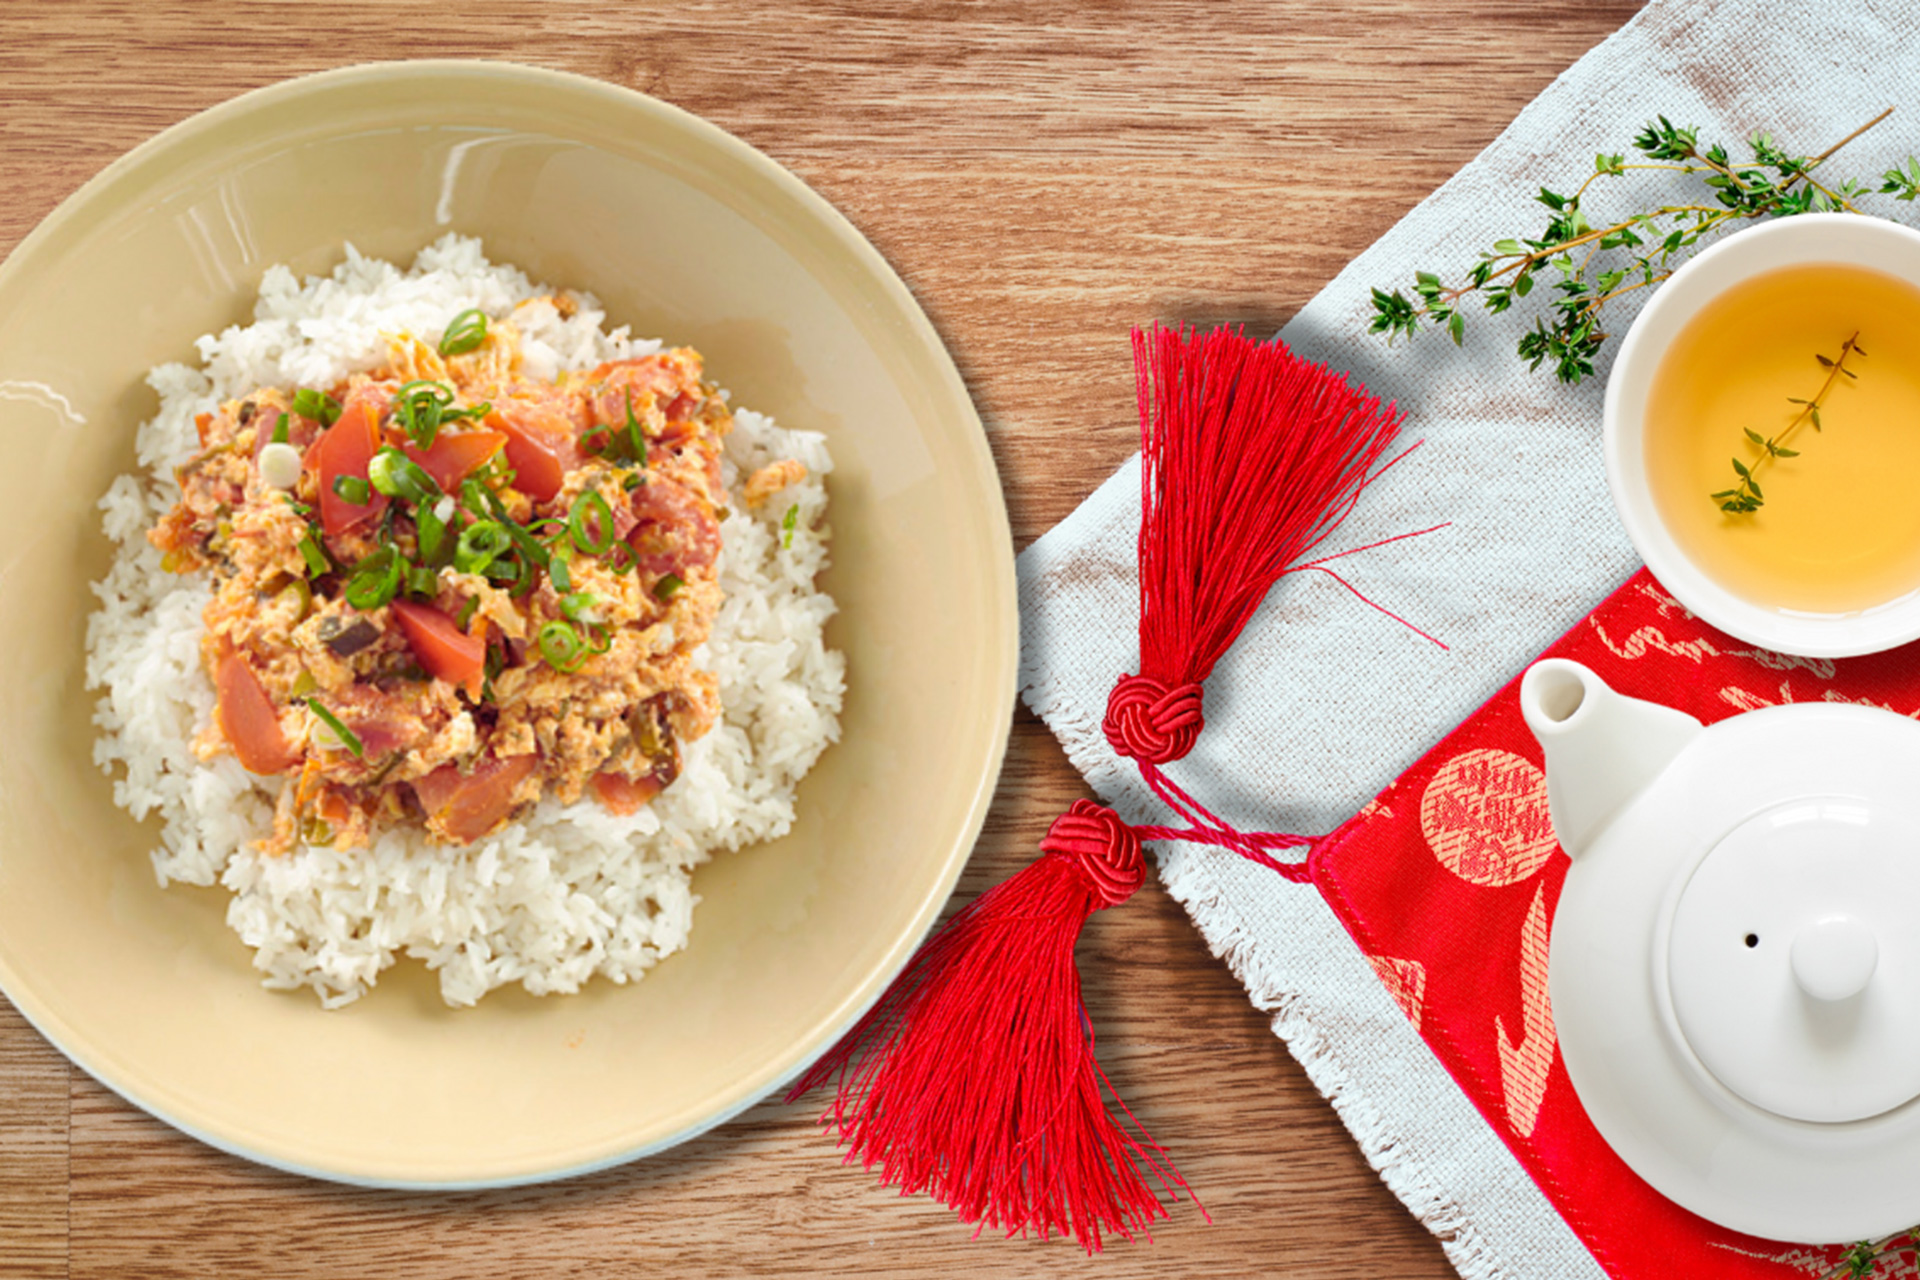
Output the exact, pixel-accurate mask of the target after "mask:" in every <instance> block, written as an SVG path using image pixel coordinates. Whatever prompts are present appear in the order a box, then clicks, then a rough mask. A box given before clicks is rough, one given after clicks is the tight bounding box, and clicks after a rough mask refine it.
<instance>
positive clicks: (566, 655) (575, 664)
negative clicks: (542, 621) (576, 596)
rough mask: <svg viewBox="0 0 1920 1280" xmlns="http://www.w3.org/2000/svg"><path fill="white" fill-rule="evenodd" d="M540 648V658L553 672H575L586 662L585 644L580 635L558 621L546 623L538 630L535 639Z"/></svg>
mask: <svg viewBox="0 0 1920 1280" xmlns="http://www.w3.org/2000/svg"><path fill="white" fill-rule="evenodd" d="M536 641H537V643H538V644H539V646H540V656H541V657H543V658H545V659H546V660H547V665H548V666H550V667H552V668H553V669H554V670H555V671H575V670H578V669H579V666H580V664H581V663H583V662H585V661H586V660H587V642H586V641H585V640H582V639H581V638H580V633H579V632H578V631H575V630H574V629H573V628H572V626H570V625H569V624H567V623H564V622H561V621H558V620H557V619H556V620H555V621H553V622H549V623H547V625H546V626H544V627H541V628H540V634H539V635H538V636H537V637H536Z"/></svg>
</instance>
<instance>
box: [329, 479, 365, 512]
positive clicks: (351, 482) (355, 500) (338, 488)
mask: <svg viewBox="0 0 1920 1280" xmlns="http://www.w3.org/2000/svg"><path fill="white" fill-rule="evenodd" d="M333 491H334V492H335V493H337V494H339V495H340V497H341V499H342V500H344V501H346V502H351V503H352V504H353V505H354V506H356V507H364V506H366V505H367V504H368V503H369V502H372V501H373V491H372V488H371V487H370V486H369V485H368V484H367V482H366V481H365V480H364V479H362V478H361V477H359V476H335V477H334V478H333Z"/></svg>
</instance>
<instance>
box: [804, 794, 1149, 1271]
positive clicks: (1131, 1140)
mask: <svg viewBox="0 0 1920 1280" xmlns="http://www.w3.org/2000/svg"><path fill="white" fill-rule="evenodd" d="M1040 848H1041V850H1042V851H1043V852H1044V854H1045V856H1044V857H1042V858H1041V859H1040V860H1039V861H1038V862H1035V863H1034V864H1033V865H1031V866H1029V867H1028V868H1027V869H1026V870H1024V871H1022V872H1020V874H1018V875H1016V876H1014V877H1013V878H1012V879H1011V880H1008V881H1006V882H1005V883H1003V884H999V885H996V886H995V887H994V888H992V889H989V890H987V892H985V893H983V894H981V895H980V897H978V898H976V899H975V900H974V901H973V902H972V903H970V904H969V905H968V906H967V907H966V908H965V909H964V910H962V911H961V912H960V913H959V914H957V915H956V916H954V917H953V919H952V920H950V921H948V922H947V924H946V926H945V927H944V928H942V929H941V930H940V932H938V933H937V934H935V935H934V936H933V937H932V938H931V939H929V940H928V942H927V944H926V945H925V946H924V947H922V948H921V949H920V951H919V953H918V954H917V955H915V956H914V958H913V961H912V962H911V963H910V964H909V965H908V966H907V968H906V969H905V970H904V971H903V972H902V973H901V975H900V977H899V978H898V979H896V980H895V982H894V984H893V986H892V987H891V988H889V989H888V991H887V993H886V995H885V996H883V997H882V998H881V1001H880V1003H879V1004H878V1005H877V1006H875V1007H874V1009H873V1010H872V1011H870V1012H869V1013H868V1014H867V1016H866V1017H864V1018H862V1019H861V1020H860V1022H859V1024H858V1025H856V1026H855V1027H854V1029H853V1030H852V1031H851V1032H850V1033H848V1035H847V1036H846V1037H845V1038H844V1039H842V1040H841V1041H840V1043H839V1044H838V1045H836V1046H835V1047H834V1048H833V1050H832V1051H831V1052H829V1053H828V1054H827V1056H826V1057H824V1058H822V1059H821V1060H820V1061H819V1062H818V1063H816V1064H815V1065H814V1066H813V1067H812V1069H811V1070H809V1071H808V1072H807V1074H806V1075H805V1076H804V1077H802V1078H801V1080H800V1082H799V1084H798V1085H796V1086H795V1087H794V1089H793V1091H792V1093H791V1094H789V1095H788V1097H789V1099H790V1100H791V1099H792V1098H797V1097H799V1096H800V1095H801V1094H803V1093H806V1092H807V1091H808V1090H810V1089H813V1088H814V1087H816V1086H818V1085H821V1084H825V1083H827V1082H828V1081H829V1080H833V1079H835V1078H838V1080H839V1091H838V1094H837V1096H836V1097H835V1099H834V1104H833V1108H832V1110H831V1111H830V1112H829V1113H828V1115H827V1116H826V1117H825V1122H826V1123H828V1124H830V1125H832V1126H833V1127H834V1128H836V1129H837V1130H838V1131H839V1136H840V1140H841V1142H842V1143H843V1144H844V1145H846V1146H847V1147H848V1148H849V1150H848V1153H847V1158H848V1159H849V1160H851V1159H853V1158H855V1157H856V1156H857V1157H858V1158H859V1159H860V1161H861V1162H862V1164H864V1165H865V1166H866V1167H867V1168H869V1169H871V1168H872V1167H873V1166H874V1165H876V1164H877V1165H879V1166H880V1176H881V1179H882V1181H884V1182H889V1183H894V1184H897V1185H898V1186H899V1187H900V1190H901V1194H903V1195H906V1194H911V1193H914V1192H918V1191H925V1192H927V1193H929V1194H930V1195H932V1196H933V1197H934V1198H935V1199H936V1200H939V1201H941V1202H943V1203H945V1204H948V1205H951V1206H952V1207H953V1208H955V1209H957V1210H959V1213H960V1220H961V1221H962V1222H974V1223H978V1224H979V1225H980V1227H981V1228H983V1229H984V1228H987V1227H992V1228H994V1229H995V1230H1004V1231H1005V1232H1006V1233H1007V1234H1008V1235H1010V1236H1011V1235H1016V1234H1024V1233H1025V1232H1027V1231H1029V1230H1031V1231H1035V1232H1037V1233H1038V1234H1039V1235H1040V1237H1041V1238H1042V1239H1045V1238H1047V1237H1048V1236H1050V1235H1052V1234H1054V1233H1060V1234H1071V1235H1072V1236H1073V1237H1074V1238H1075V1239H1076V1240H1078V1241H1080V1243H1081V1244H1082V1245H1084V1246H1085V1247H1086V1249H1087V1251H1088V1252H1089V1253H1093V1252H1096V1251H1098V1250H1099V1248H1100V1245H1101V1241H1102V1239H1103V1238H1104V1237H1105V1236H1106V1235H1109V1234H1113V1235H1119V1236H1121V1237H1123V1238H1126V1239H1132V1238H1133V1236H1134V1234H1135V1233H1136V1232H1142V1233H1144V1231H1145V1229H1146V1227H1147V1226H1148V1224H1150V1223H1151V1222H1152V1221H1153V1219H1155V1218H1159V1217H1164V1216H1166V1209H1165V1208H1164V1207H1163V1206H1162V1204H1161V1202H1160V1197H1159V1194H1158V1193H1157V1192H1156V1191H1155V1190H1154V1188H1153V1186H1152V1185H1151V1184H1150V1183H1149V1181H1148V1179H1149V1177H1151V1178H1152V1179H1154V1180H1155V1181H1157V1182H1158V1183H1159V1184H1160V1185H1161V1186H1162V1187H1165V1188H1166V1189H1167V1191H1168V1192H1169V1193H1171V1194H1174V1195H1176V1196H1177V1192H1175V1191H1174V1188H1176V1187H1179V1188H1184V1187H1185V1186H1186V1183H1185V1181H1184V1180H1183V1179H1181V1177H1180V1175H1179V1174H1178V1173H1177V1172H1176V1171H1175V1170H1174V1169H1173V1167H1172V1165H1171V1164H1169V1163H1167V1162H1166V1161H1165V1153H1164V1152H1163V1151H1162V1150H1161V1149H1160V1147H1159V1145H1158V1144H1156V1143H1155V1142H1154V1141H1153V1139H1152V1138H1150V1137H1148V1136H1147V1134H1146V1132H1145V1131H1144V1130H1143V1129H1140V1127H1139V1123H1138V1122H1137V1121H1134V1119H1133V1113H1132V1112H1130V1111H1127V1110H1126V1107H1125V1105H1124V1104H1120V1109H1121V1112H1122V1113H1123V1114H1124V1115H1125V1117H1126V1120H1127V1121H1129V1122H1132V1130H1133V1131H1132V1132H1130V1131H1129V1128H1128V1126H1127V1125H1126V1124H1123V1123H1122V1122H1121V1121H1120V1120H1118V1119H1116V1117H1115V1116H1114V1115H1113V1114H1112V1113H1111V1112H1110V1111H1109V1110H1108V1108H1107V1104H1106V1098H1107V1095H1109V1094H1111V1093H1112V1086H1111V1085H1110V1084H1108V1082H1107V1078H1106V1076H1105V1074H1104V1073H1102V1072H1101V1070H1100V1067H1099V1064H1098V1063H1097V1062H1095V1061H1094V1054H1093V1032H1092V1027H1091V1024H1090V1023H1089V1022H1088V1019H1087V1011H1086V1006H1085V1004H1084V1003H1083V1002H1082V1000H1081V997H1080V974H1079V971H1078V970H1076V969H1075V968H1074V964H1073V946H1074V943H1075V941H1076V940H1077V939H1078V938H1079V936H1080V930H1081V927H1082V926H1083V925H1085V924H1086V922H1087V918H1088V917H1089V916H1091V915H1092V914H1093V913H1094V912H1095V911H1099V910H1102V909H1103V908H1106V907H1111V906H1115V905H1117V904H1119V903H1122V902H1125V901H1126V900H1127V899H1128V898H1130V897H1132V896H1133V893H1134V890H1136V889H1138V888H1139V887H1140V885H1141V884H1142V883H1143V882H1144V881H1145V879H1146V874H1147V869H1146V861H1145V859H1144V858H1143V857H1142V856H1141V852H1140V840H1139V838H1138V837H1137V836H1135V835H1134V833H1133V830H1132V829H1131V828H1130V827H1128V826H1127V825H1126V824H1125V823H1124V822H1122V821H1120V819H1119V818H1118V817H1117V816H1116V815H1115V814H1114V812H1113V810H1111V809H1108V808H1105V807H1103V806H1101V805H1097V804H1094V803H1093V802H1092V801H1090V800H1076V801H1075V802H1074V803H1073V807H1072V808H1071V809H1069V810H1068V811H1067V812H1066V813H1065V814H1062V815H1061V816H1060V818H1059V819H1058V820H1056V821H1055V822H1054V824H1053V826H1052V827H1051V828H1050V829H1049V830H1048V831H1047V834H1046V837H1045V838H1044V839H1043V840H1041V842H1040ZM1115 1102H1116V1103H1118V1099H1117V1098H1116V1099H1115ZM1135 1132H1137V1133H1138V1135H1139V1136H1138V1137H1135V1136H1134V1133H1135Z"/></svg>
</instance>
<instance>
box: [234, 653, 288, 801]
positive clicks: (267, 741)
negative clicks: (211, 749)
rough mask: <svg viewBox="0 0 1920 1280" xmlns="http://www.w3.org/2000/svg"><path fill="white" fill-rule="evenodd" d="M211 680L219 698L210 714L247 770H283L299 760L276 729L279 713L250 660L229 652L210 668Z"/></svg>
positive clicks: (285, 737) (270, 771) (284, 737)
mask: <svg viewBox="0 0 1920 1280" xmlns="http://www.w3.org/2000/svg"><path fill="white" fill-rule="evenodd" d="M213 682H214V689H215V692H216V693H217V694H218V699H219V700H218V702H217V704H216V707H215V712H214V714H215V716H216V717H217V718H218V719H219V721H220V732H221V733H223V734H225V735H226V739H227V742H228V743H229V744H230V745H231V746H232V747H233V754H234V755H236V756H238V757H239V759H240V764H241V767H243V768H244V769H246V770H247V772H249V773H284V772H286V771H287V770H288V769H291V768H292V767H293V766H294V765H295V764H298V763H299V761H300V753H299V752H297V751H295V750H294V749H293V747H292V746H291V745H290V744H289V743H288V742H287V736H286V734H284V733H282V732H280V716H279V714H278V713H277V712H275V711H274V709H273V700H272V699H271V698H269V697H267V691H266V690H265V689H263V688H261V687H260V677H259V676H257V675H255V674H254V671H253V665H252V664H251V663H249V662H248V661H247V660H246V659H245V658H243V657H241V656H240V655H239V654H237V653H229V654H228V655H227V656H226V657H224V658H222V659H220V665H219V666H218V667H216V668H215V669H214V673H213Z"/></svg>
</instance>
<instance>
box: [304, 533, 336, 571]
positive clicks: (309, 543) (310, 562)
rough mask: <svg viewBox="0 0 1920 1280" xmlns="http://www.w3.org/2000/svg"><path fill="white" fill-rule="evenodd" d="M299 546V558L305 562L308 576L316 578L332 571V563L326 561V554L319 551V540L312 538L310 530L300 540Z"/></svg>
mask: <svg viewBox="0 0 1920 1280" xmlns="http://www.w3.org/2000/svg"><path fill="white" fill-rule="evenodd" d="M299 545H300V558H301V559H302V560H305V561H306V562H307V572H308V574H310V575H311V576H313V577H316V578H317V577H319V576H320V575H321V574H323V573H327V572H329V571H331V570H332V568H333V561H331V560H329V559H327V553H326V552H325V551H323V550H321V549H320V543H319V540H318V539H316V538H315V537H314V536H313V531H312V530H308V531H307V533H306V535H305V536H303V537H302V538H301V539H300V544H299Z"/></svg>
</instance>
